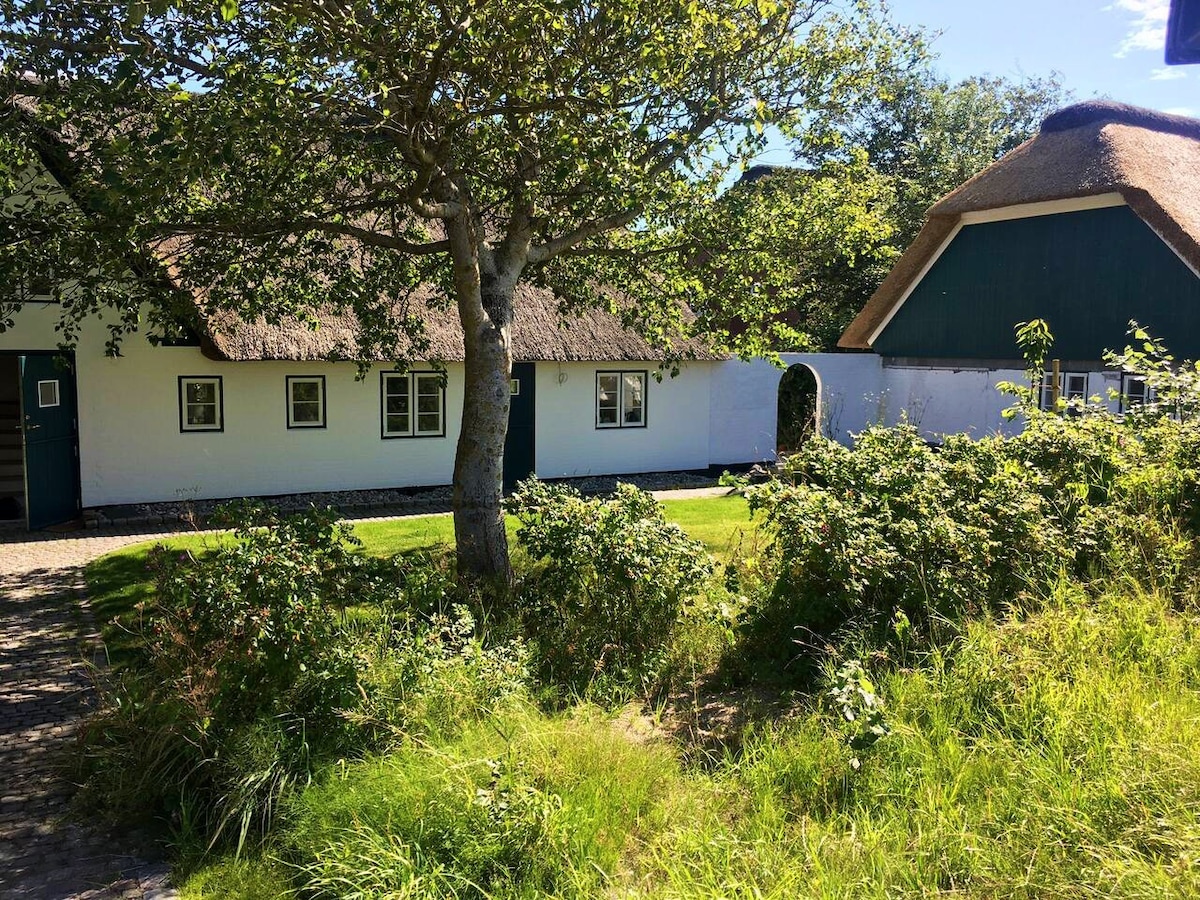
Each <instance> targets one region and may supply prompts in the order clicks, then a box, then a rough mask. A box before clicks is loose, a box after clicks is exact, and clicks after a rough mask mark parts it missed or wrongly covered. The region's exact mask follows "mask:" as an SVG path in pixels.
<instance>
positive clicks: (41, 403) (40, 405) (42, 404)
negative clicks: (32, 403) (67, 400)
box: [37, 378, 62, 409]
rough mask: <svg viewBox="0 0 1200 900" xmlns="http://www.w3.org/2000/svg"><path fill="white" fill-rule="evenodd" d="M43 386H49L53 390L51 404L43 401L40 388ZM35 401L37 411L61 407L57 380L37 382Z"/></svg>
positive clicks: (60, 394) (60, 395)
mask: <svg viewBox="0 0 1200 900" xmlns="http://www.w3.org/2000/svg"><path fill="white" fill-rule="evenodd" d="M44 385H50V386H51V388H52V389H53V391H54V402H53V403H46V402H45V401H44V400H43V398H42V387H43V386H44ZM37 400H38V409H52V408H53V407H55V406H61V405H62V393H61V391H60V389H59V384H58V379H57V378H53V379H49V380H46V381H39V382H38V383H37Z"/></svg>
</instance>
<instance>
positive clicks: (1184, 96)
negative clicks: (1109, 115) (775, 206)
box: [759, 0, 1200, 164]
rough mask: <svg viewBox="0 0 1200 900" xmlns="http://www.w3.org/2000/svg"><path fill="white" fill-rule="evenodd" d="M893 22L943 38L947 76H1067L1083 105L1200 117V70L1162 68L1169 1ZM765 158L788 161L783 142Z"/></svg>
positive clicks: (1017, 7)
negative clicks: (1095, 102)
mask: <svg viewBox="0 0 1200 900" xmlns="http://www.w3.org/2000/svg"><path fill="white" fill-rule="evenodd" d="M888 6H889V8H890V10H891V16H892V18H893V19H894V20H895V21H897V22H899V23H901V24H904V25H922V26H924V27H925V28H926V29H927V30H928V31H930V32H940V34H939V35H938V36H937V37H936V38H935V39H934V40H933V45H932V46H933V50H934V52H935V53H936V54H937V56H938V59H937V61H936V65H937V67H938V68H939V69H940V70H941V71H942V72H943V74H945V75H946V76H948V77H949V78H951V79H953V80H956V81H957V80H960V79H963V78H967V77H969V76H971V75H983V74H988V75H1005V76H1008V77H1012V78H1020V77H1021V76H1026V75H1027V76H1040V75H1047V74H1049V73H1050V72H1052V71H1057V72H1059V73H1061V75H1062V80H1063V84H1064V85H1065V86H1066V87H1067V89H1069V90H1070V91H1072V92H1073V93H1074V95H1075V96H1076V97H1077V98H1078V99H1080V100H1086V99H1089V98H1091V97H1108V98H1111V99H1113V100H1120V101H1122V102H1124V103H1133V104H1135V105H1137V106H1147V107H1150V108H1152V109H1160V110H1163V111H1166V112H1174V113H1180V114H1182V115H1190V116H1200V65H1195V66H1171V67H1168V66H1167V65H1166V63H1165V62H1163V47H1164V44H1165V41H1166V35H1165V32H1166V23H1167V10H1168V8H1169V6H1170V0H889V2H888ZM772 143H773V146H772V147H771V148H770V149H768V150H767V152H766V153H764V154H762V155H761V156H760V157H759V159H760V161H762V162H769V163H775V164H780V163H785V164H786V163H787V162H788V161H789V160H790V158H791V154H790V153H789V152H788V151H787V150H786V149H784V148H783V147H782V145H781V142H780V143H775V142H772Z"/></svg>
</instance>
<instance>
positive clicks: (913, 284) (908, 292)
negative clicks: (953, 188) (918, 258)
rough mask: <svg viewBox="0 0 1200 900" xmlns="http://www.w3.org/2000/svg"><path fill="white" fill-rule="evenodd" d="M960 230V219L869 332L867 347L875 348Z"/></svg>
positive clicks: (961, 225) (961, 224)
mask: <svg viewBox="0 0 1200 900" xmlns="http://www.w3.org/2000/svg"><path fill="white" fill-rule="evenodd" d="M962 228H963V223H962V220H961V219H960V220H959V221H958V223H957V224H956V225H955V226H954V228H953V229H952V230H951V231H950V233H949V234H948V235H946V239H945V240H944V241H942V243H941V244H940V245H939V246H938V248H937V252H936V253H934V254H933V256H931V257H929V261H928V262H926V263H925V265H923V266H922V267H921V271H920V272H918V273H917V277H916V278H914V279H913V280H912V281H910V282H909V284H908V287H906V288H905V289H904V293H903V294H901V295H900V299H899V300H898V301H897V302H896V305H895V306H893V307H892V308H891V309H889V310H888V314H887V315H886V316H884V317H883V321H882V322H880V323H879V324H878V325H877V326H876V327H875V330H874V331H872V332H871V336H870V337H868V338H867V346H869V347H874V346H875V339H876V338H877V337H879V335H881V334H882V333H883V330H884V329H885V328H887V327H888V325H890V324H891V323H892V319H894V318H895V317H896V313H898V312H900V307H902V306H903V305H904V304H905V302H906V301H907V300H908V298H909V297H910V296H912V292H913V291H915V290H916V289H917V285H918V284H920V283H921V282H922V281H924V280H925V276H926V275H928V274H929V270H930V269H932V268H933V264H934V263H936V262H937V261H938V260H939V259H941V258H942V254H943V253H945V252H946V248H947V247H949V246H950V244H951V243H952V242H953V241H954V239H955V238H956V237H958V233H959V232H960V231H962Z"/></svg>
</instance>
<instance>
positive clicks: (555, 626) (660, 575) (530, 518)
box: [508, 479, 713, 692]
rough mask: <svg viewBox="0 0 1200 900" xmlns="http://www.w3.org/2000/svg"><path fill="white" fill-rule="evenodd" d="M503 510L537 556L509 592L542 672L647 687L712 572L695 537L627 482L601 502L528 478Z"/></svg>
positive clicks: (578, 683)
mask: <svg viewBox="0 0 1200 900" xmlns="http://www.w3.org/2000/svg"><path fill="white" fill-rule="evenodd" d="M508 508H509V510H510V511H511V512H512V513H513V514H514V515H515V516H516V517H517V519H518V520H519V521H520V525H521V527H520V529H519V530H518V532H517V539H518V541H519V542H520V544H521V546H522V547H523V548H525V550H526V551H527V552H528V554H529V556H530V557H531V558H532V559H533V560H534V561H535V563H536V565H535V567H534V568H533V570H532V571H531V572H530V573H529V574H528V575H527V577H526V578H525V580H524V582H523V583H522V584H521V585H520V586H519V589H518V591H517V595H516V597H517V603H518V604H519V610H520V614H521V620H522V622H523V625H524V629H525V632H526V634H527V635H528V637H529V639H530V640H531V642H532V643H533V644H534V646H535V649H536V654H537V657H538V661H539V664H540V665H541V668H542V674H543V675H544V676H545V677H547V678H548V679H550V680H551V681H553V682H556V683H559V684H563V685H566V686H568V687H570V688H573V689H576V690H588V689H591V690H592V691H593V692H595V691H598V690H599V691H605V690H620V689H623V688H628V687H642V688H644V687H647V686H649V685H652V684H653V683H654V682H655V680H656V678H657V676H658V668H659V664H660V663H661V654H662V652H663V650H664V648H666V647H667V646H668V644H669V643H670V641H671V638H672V635H673V634H674V632H675V626H676V622H677V620H678V619H679V615H680V612H681V609H682V608H683V605H684V603H685V602H686V601H687V599H688V598H689V597H690V596H691V595H693V594H695V593H696V592H697V591H698V590H700V588H701V586H702V585H703V584H704V582H705V580H706V579H707V578H708V577H709V576H710V575H711V573H712V569H713V563H712V559H711V557H710V556H709V555H708V554H707V553H706V552H705V550H704V547H703V545H702V544H700V543H699V542H698V541H694V540H691V539H690V538H688V537H687V536H686V535H685V534H684V533H683V530H682V529H681V528H679V526H677V525H674V524H671V523H668V522H667V521H666V519H665V518H664V516H663V511H662V507H661V506H660V505H659V504H658V502H657V501H656V500H655V499H654V498H653V497H651V496H650V495H649V494H648V493H646V492H644V491H640V490H638V489H637V488H635V487H633V486H632V485H628V484H621V485H618V487H617V492H616V494H615V495H614V496H613V497H612V498H611V499H607V500H605V499H599V498H585V497H582V496H580V494H579V492H578V491H576V490H575V489H574V488H571V487H567V486H561V485H550V484H545V483H543V482H540V481H537V480H536V479H530V480H528V481H525V482H522V483H521V484H520V485H519V486H518V489H517V490H516V491H515V492H514V493H513V495H512V496H511V497H510V498H509V500H508Z"/></svg>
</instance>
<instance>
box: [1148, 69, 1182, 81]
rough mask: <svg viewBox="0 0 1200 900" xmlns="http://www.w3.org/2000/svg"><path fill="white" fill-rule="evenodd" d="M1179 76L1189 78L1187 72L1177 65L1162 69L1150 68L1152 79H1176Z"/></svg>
mask: <svg viewBox="0 0 1200 900" xmlns="http://www.w3.org/2000/svg"><path fill="white" fill-rule="evenodd" d="M1177 78H1187V72H1186V71H1185V70H1184V69H1182V68H1179V67H1177V66H1165V67H1164V68H1161V69H1151V70H1150V80H1151V81H1174V80H1175V79H1177Z"/></svg>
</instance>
